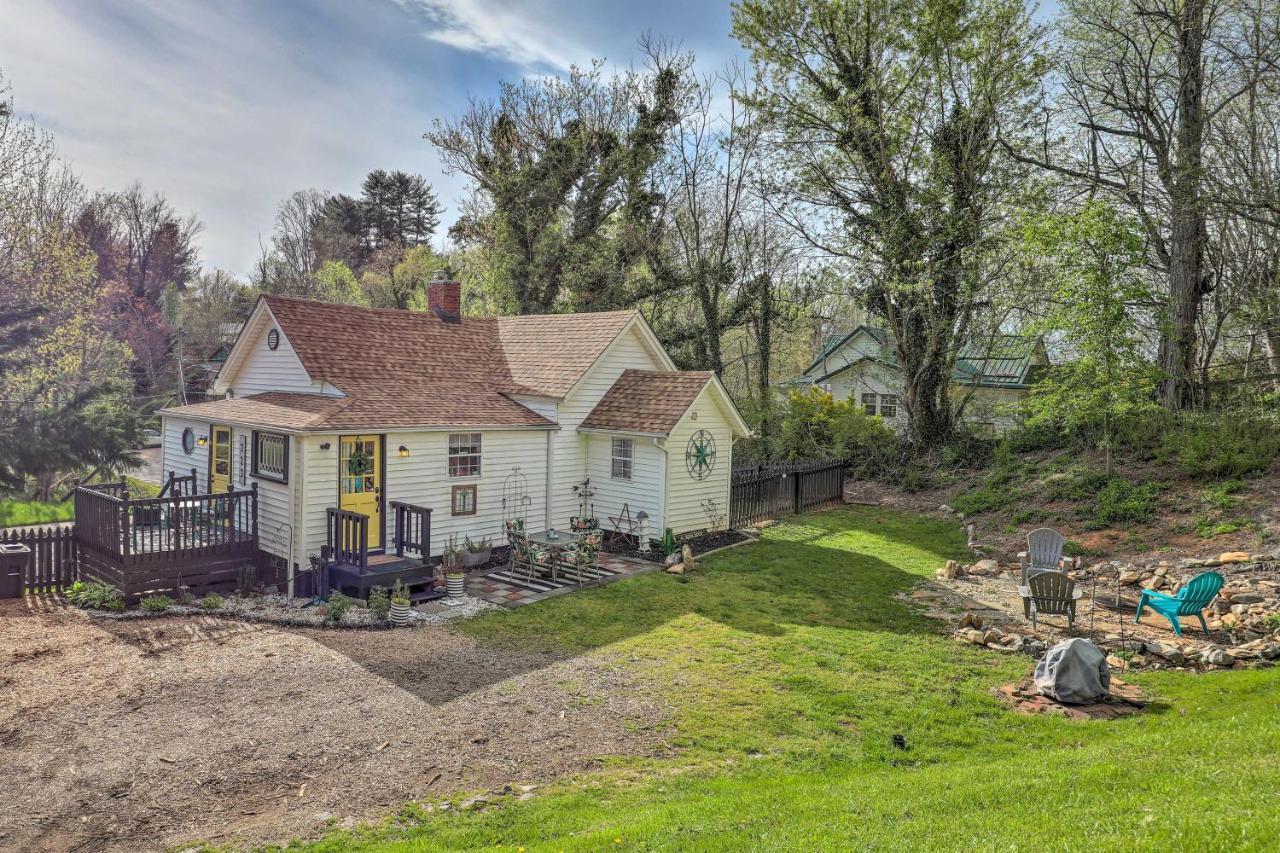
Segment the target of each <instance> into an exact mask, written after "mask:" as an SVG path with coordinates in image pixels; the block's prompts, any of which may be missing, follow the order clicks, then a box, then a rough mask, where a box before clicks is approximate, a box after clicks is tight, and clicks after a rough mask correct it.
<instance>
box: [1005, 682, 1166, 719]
mask: <svg viewBox="0 0 1280 853" xmlns="http://www.w3.org/2000/svg"><path fill="white" fill-rule="evenodd" d="M1108 689H1109V691H1110V692H1109V694H1108V695H1107V697H1106V698H1105V699H1103V700H1102V701H1100V702H1092V703H1090V704H1088V705H1068V704H1065V703H1063V702H1058V701H1057V700H1055V699H1052V698H1050V697H1048V696H1041V695H1040V691H1039V690H1037V689H1036V685H1035V680H1034V679H1033V678H1032V677H1031V676H1030V675H1028V676H1027V677H1026V678H1024V679H1023V680H1022V682H1021V683H1019V684H1004V685H1001V686H1000V687H999V688H998V689H997V690H996V695H997V696H999V697H1000V700H1001V701H1002V702H1004V703H1005V704H1006V705H1008V706H1009V707H1010V708H1012V709H1013V710H1014V711H1017V712H1018V713H1019V714H1049V715H1051V716H1060V717H1067V718H1068V719H1072V720H1115V719H1119V718H1120V717H1128V716H1131V715H1133V714H1137V713H1139V712H1140V711H1142V709H1143V708H1145V707H1147V698H1146V696H1144V695H1143V693H1142V691H1141V690H1139V689H1138V688H1137V687H1136V686H1135V685H1132V684H1128V683H1126V682H1124V681H1121V680H1120V679H1118V678H1112V679H1111V686H1110V688H1108Z"/></svg>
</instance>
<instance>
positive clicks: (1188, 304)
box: [1160, 0, 1208, 411]
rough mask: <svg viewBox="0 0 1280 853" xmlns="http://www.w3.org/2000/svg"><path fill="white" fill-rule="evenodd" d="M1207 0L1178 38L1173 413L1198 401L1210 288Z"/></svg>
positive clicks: (1169, 389) (1192, 6) (1190, 13)
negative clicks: (1199, 334)
mask: <svg viewBox="0 0 1280 853" xmlns="http://www.w3.org/2000/svg"><path fill="white" fill-rule="evenodd" d="M1204 30H1205V4H1204V0H1187V2H1186V5H1185V6H1184V7H1183V10H1182V27H1181V30H1180V32H1179V36H1178V78H1179V85H1178V133H1177V143H1176V146H1175V148H1174V156H1173V161H1174V162H1173V163H1171V164H1169V165H1168V166H1167V168H1168V169H1170V170H1172V172H1171V174H1170V176H1169V178H1168V179H1167V180H1166V184H1167V185H1169V196H1170V198H1169V200H1170V219H1171V221H1170V227H1169V297H1168V302H1167V303H1166V316H1165V328H1164V330H1163V334H1162V336H1161V342H1160V368H1161V369H1162V370H1163V371H1164V379H1163V381H1162V382H1161V385H1160V402H1161V403H1162V404H1163V405H1164V407H1165V408H1166V409H1168V410H1170V411H1177V410H1178V409H1182V408H1184V407H1186V406H1188V405H1190V404H1191V402H1192V393H1191V392H1192V377H1193V376H1194V371H1195V363H1196V358H1195V354H1196V318H1197V317H1198V316H1199V311H1200V300H1201V298H1202V297H1203V296H1204V294H1205V293H1206V292H1207V291H1208V282H1207V279H1206V277H1205V274H1204V242H1205V238H1206V229H1205V211H1204V205H1203V201H1202V198H1201V183H1202V180H1203V173H1202V169H1203V148H1204V126H1205V116H1204V57H1203V54H1204Z"/></svg>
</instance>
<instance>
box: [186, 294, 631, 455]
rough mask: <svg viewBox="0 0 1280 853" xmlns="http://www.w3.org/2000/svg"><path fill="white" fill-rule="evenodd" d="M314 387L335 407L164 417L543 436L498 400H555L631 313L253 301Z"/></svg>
mask: <svg viewBox="0 0 1280 853" xmlns="http://www.w3.org/2000/svg"><path fill="white" fill-rule="evenodd" d="M262 299H263V300H265V301H266V303H267V306H268V307H269V308H270V309H271V313H272V314H273V315H274V316H275V318H276V321H277V322H278V323H279V325H280V330H281V331H282V332H283V334H284V337H285V338H286V339H287V340H288V341H289V343H290V344H291V345H292V347H293V349H294V351H295V352H296V353H297V355H298V358H299V360H301V362H302V366H303V367H304V368H305V369H306V371H307V373H308V375H310V377H311V378H312V379H313V380H320V381H324V382H327V383H329V384H330V385H333V386H334V387H336V388H338V389H339V390H340V391H342V392H343V394H344V395H345V396H343V397H335V396H324V395H319V394H295V393H282V392H269V393H266V394H254V395H251V396H246V397H243V398H240V399H235V400H215V401H210V402H208V403H198V404H196V405H194V406H181V407H174V408H170V409H165V410H164V411H165V413H166V414H173V415H190V416H194V417H199V418H224V419H227V420H234V421H239V422H248V423H261V424H263V425H264V426H275V427H278V428H281V429H299V430H306V429H326V428H332V429H361V428H373V427H409V426H415V427H433V426H439V427H448V426H521V427H537V426H551V425H552V424H551V422H550V421H549V420H547V419H546V418H544V417H542V416H541V415H538V414H536V413H534V412H532V411H530V410H529V409H527V408H525V407H524V406H522V405H520V404H519V403H516V402H515V401H513V400H511V399H510V398H509V397H507V396H504V395H505V394H521V393H523V394H536V395H542V396H549V397H561V396H563V395H564V394H565V393H567V392H568V391H569V389H570V388H572V387H573V385H574V384H575V383H576V382H577V381H578V379H579V378H581V377H582V375H583V374H584V373H585V372H586V371H587V369H588V368H589V367H591V365H592V364H594V363H595V361H596V359H597V358H599V357H600V355H601V354H602V353H603V352H604V350H605V349H606V348H607V347H608V346H609V344H610V343H611V342H612V341H613V340H614V338H616V337H617V336H618V334H620V333H621V331H622V330H623V329H624V328H625V327H626V325H627V323H629V322H630V321H631V320H632V318H633V317H635V316H636V312H634V311H607V312H601V313H597V314H548V315H539V316H527V317H501V318H498V317H464V318H463V319H462V322H460V323H446V322H444V321H442V320H441V319H440V318H439V317H437V316H435V315H434V314H431V313H427V312H417V311H400V310H396V309H391V308H358V307H354V306H350V305H333V304H330V303H324V302H313V301H310V300H304V299H293V298H290V297H285V296H263V297H262Z"/></svg>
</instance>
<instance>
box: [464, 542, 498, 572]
mask: <svg viewBox="0 0 1280 853" xmlns="http://www.w3.org/2000/svg"><path fill="white" fill-rule="evenodd" d="M492 551H493V540H492V539H490V538H489V537H487V536H486V537H484V538H482V539H481V540H480V541H479V542H473V541H472V539H471V537H470V536H468V537H466V538H465V539H464V540H463V541H462V567H463V568H464V569H474V568H475V567H476V566H483V565H484V564H485V563H487V562H489V556H490V555H491V553H492Z"/></svg>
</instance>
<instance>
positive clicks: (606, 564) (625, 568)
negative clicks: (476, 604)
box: [467, 554, 662, 607]
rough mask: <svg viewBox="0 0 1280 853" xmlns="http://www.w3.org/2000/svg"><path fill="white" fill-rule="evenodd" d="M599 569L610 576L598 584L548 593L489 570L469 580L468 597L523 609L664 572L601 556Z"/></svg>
mask: <svg viewBox="0 0 1280 853" xmlns="http://www.w3.org/2000/svg"><path fill="white" fill-rule="evenodd" d="M599 559H600V566H601V568H603V569H605V570H606V571H608V572H610V574H609V575H608V576H607V577H603V578H598V579H595V580H589V581H585V582H583V583H582V584H576V583H569V584H568V585H565V586H560V587H556V588H553V589H548V590H545V591H540V590H535V589H527V588H525V587H523V586H520V585H518V584H515V583H512V582H510V581H508V580H505V579H502V578H498V577H494V575H495V574H500V573H502V572H503V571H505V567H503V568H500V569H490V570H488V571H486V572H485V573H484V574H480V573H476V574H474V575H468V576H467V595H470V596H472V597H474V598H481V599H484V600H485V601H489V602H492V603H494V604H499V605H501V606H503V607H520V606H522V605H525V604H532V603H533V602H535V601H543V600H545V599H548V598H555V597H556V596H557V595H564V594H566V593H570V592H573V591H575V590H579V589H588V588H590V587H596V586H604V585H605V584H609V583H613V582H614V581H618V580H622V579H623V578H630V577H635V576H636V575H644V574H648V573H649V572H656V571H658V570H660V569H661V568H662V566H661V565H660V564H658V563H651V562H649V561H647V560H637V559H635V558H633V557H619V556H617V555H614V554H601V555H600V558H599Z"/></svg>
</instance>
